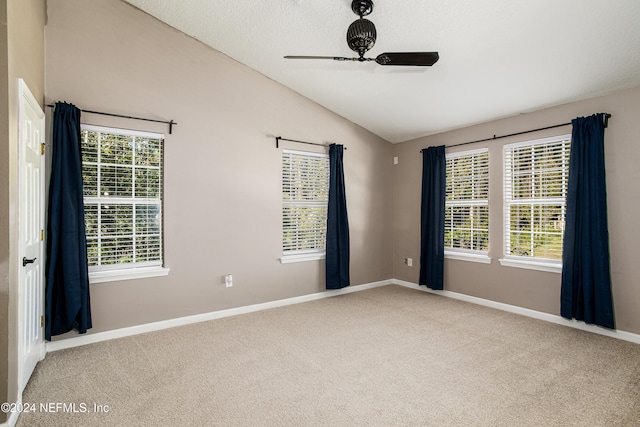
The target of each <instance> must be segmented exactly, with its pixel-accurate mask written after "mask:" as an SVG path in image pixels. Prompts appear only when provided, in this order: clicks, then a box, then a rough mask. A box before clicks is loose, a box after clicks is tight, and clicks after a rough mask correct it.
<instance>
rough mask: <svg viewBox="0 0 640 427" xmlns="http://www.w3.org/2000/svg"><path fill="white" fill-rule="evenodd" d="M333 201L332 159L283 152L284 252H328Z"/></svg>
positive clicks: (285, 253) (285, 254) (313, 154)
mask: <svg viewBox="0 0 640 427" xmlns="http://www.w3.org/2000/svg"><path fill="white" fill-rule="evenodd" d="M328 199H329V156H328V155H326V154H319V153H309V152H303V151H293V150H283V152H282V252H283V255H284V256H287V255H298V254H309V253H324V249H325V240H326V229H327V203H328Z"/></svg>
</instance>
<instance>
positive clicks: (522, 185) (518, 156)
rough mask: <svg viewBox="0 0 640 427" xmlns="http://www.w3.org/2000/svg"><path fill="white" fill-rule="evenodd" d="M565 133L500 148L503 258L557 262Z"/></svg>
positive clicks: (564, 184)
mask: <svg viewBox="0 0 640 427" xmlns="http://www.w3.org/2000/svg"><path fill="white" fill-rule="evenodd" d="M570 148H571V136H570V135H563V136H559V137H553V138H545V139H539V140H535V141H527V142H521V143H516V144H509V145H505V146H504V198H505V204H504V207H505V258H510V257H511V258H529V259H540V260H542V261H546V262H548V261H551V262H557V263H561V260H562V239H563V234H564V224H565V214H566V197H567V186H568V180H569V152H570Z"/></svg>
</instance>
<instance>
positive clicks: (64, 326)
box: [45, 102, 91, 340]
mask: <svg viewBox="0 0 640 427" xmlns="http://www.w3.org/2000/svg"><path fill="white" fill-rule="evenodd" d="M80 142H81V141H80V110H79V109H78V108H77V107H75V106H74V105H73V104H67V103H61V102H58V103H56V105H55V108H54V112H53V137H52V142H51V144H52V158H51V176H50V181H49V203H48V225H47V262H46V269H45V274H46V286H45V339H47V340H51V336H53V335H60V334H63V333H65V332H68V331H70V330H72V329H77V330H78V332H80V333H85V332H86V331H87V329H90V328H91V307H90V298H89V271H88V265H87V241H86V236H85V222H84V202H83V194H82V158H81V147H80Z"/></svg>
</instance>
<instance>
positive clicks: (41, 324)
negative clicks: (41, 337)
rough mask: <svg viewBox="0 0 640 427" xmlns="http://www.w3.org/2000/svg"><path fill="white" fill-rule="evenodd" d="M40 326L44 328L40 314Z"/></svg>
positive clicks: (42, 317)
mask: <svg viewBox="0 0 640 427" xmlns="http://www.w3.org/2000/svg"><path fill="white" fill-rule="evenodd" d="M40 327H41V328H44V316H40Z"/></svg>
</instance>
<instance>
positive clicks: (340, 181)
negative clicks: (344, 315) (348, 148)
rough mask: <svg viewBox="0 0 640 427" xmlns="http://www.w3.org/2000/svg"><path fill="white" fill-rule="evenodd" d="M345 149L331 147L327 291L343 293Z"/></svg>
mask: <svg viewBox="0 0 640 427" xmlns="http://www.w3.org/2000/svg"><path fill="white" fill-rule="evenodd" d="M343 150H344V149H343V146H342V145H338V144H331V145H330V146H329V209H328V211H327V249H326V263H325V265H326V276H327V277H326V279H327V289H341V288H344V287H346V286H349V285H350V284H351V282H350V279H349V219H348V216H347V198H346V195H345V191H344V167H343V164H342V153H343Z"/></svg>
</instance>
